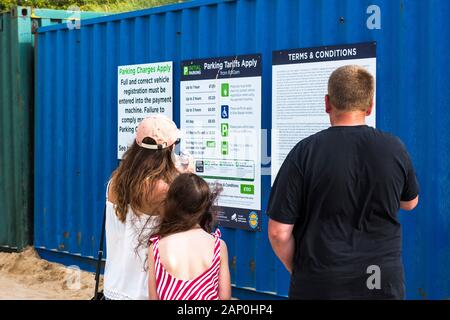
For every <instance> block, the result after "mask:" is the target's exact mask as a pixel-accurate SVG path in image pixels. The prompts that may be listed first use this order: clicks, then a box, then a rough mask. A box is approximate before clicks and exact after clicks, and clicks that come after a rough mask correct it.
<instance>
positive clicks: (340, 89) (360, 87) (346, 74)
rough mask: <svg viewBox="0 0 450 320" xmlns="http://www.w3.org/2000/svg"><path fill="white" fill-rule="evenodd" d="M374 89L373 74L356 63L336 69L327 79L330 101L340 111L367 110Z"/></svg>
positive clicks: (370, 103)
mask: <svg viewBox="0 0 450 320" xmlns="http://www.w3.org/2000/svg"><path fill="white" fill-rule="evenodd" d="M374 91H375V81H374V79H373V76H372V75H371V74H370V73H369V71H367V70H366V69H365V68H363V67H361V66H357V65H347V66H343V67H340V68H338V69H336V70H335V71H334V72H333V73H332V74H331V76H330V79H329V80H328V96H329V98H330V103H331V104H332V105H333V106H334V107H335V108H336V109H337V110H340V111H356V110H361V111H367V110H368V109H369V108H370V106H371V105H372V101H373V95H374Z"/></svg>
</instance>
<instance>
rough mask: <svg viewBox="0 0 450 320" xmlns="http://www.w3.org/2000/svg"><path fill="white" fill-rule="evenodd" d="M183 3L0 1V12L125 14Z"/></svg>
mask: <svg viewBox="0 0 450 320" xmlns="http://www.w3.org/2000/svg"><path fill="white" fill-rule="evenodd" d="M177 2H183V0H0V11H7V10H10V9H11V7H14V6H16V5H19V6H28V7H34V8H45V9H61V10H65V9H67V8H69V7H73V6H76V7H79V8H80V9H81V10H83V11H97V12H125V11H133V10H139V9H144V8H151V7H157V6H162V5H166V4H172V3H177Z"/></svg>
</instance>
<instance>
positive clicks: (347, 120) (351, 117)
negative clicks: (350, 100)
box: [330, 111, 366, 127]
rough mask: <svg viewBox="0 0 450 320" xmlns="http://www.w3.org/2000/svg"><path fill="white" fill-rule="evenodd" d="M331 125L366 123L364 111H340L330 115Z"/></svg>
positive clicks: (359, 124) (358, 124)
mask: <svg viewBox="0 0 450 320" xmlns="http://www.w3.org/2000/svg"><path fill="white" fill-rule="evenodd" d="M330 122H331V126H333V127H336V126H361V125H365V124H366V113H365V112H362V111H352V112H341V113H338V114H336V113H334V114H332V115H330Z"/></svg>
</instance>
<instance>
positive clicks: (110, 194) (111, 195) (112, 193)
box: [108, 178, 117, 203]
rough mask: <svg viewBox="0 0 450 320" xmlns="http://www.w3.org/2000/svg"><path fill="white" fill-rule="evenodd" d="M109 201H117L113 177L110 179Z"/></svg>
mask: <svg viewBox="0 0 450 320" xmlns="http://www.w3.org/2000/svg"><path fill="white" fill-rule="evenodd" d="M108 201H109V202H112V203H116V201H117V196H116V194H115V193H114V178H111V180H110V181H109V188H108Z"/></svg>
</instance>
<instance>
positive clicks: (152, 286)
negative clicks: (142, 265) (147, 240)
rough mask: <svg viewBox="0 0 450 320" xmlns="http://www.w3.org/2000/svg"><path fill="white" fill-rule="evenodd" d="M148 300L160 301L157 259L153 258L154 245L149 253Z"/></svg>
mask: <svg viewBox="0 0 450 320" xmlns="http://www.w3.org/2000/svg"><path fill="white" fill-rule="evenodd" d="M147 263H148V298H149V299H150V300H159V297H158V293H157V292H156V276H155V259H154V258H153V244H152V245H150V248H149V251H148V259H147Z"/></svg>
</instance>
